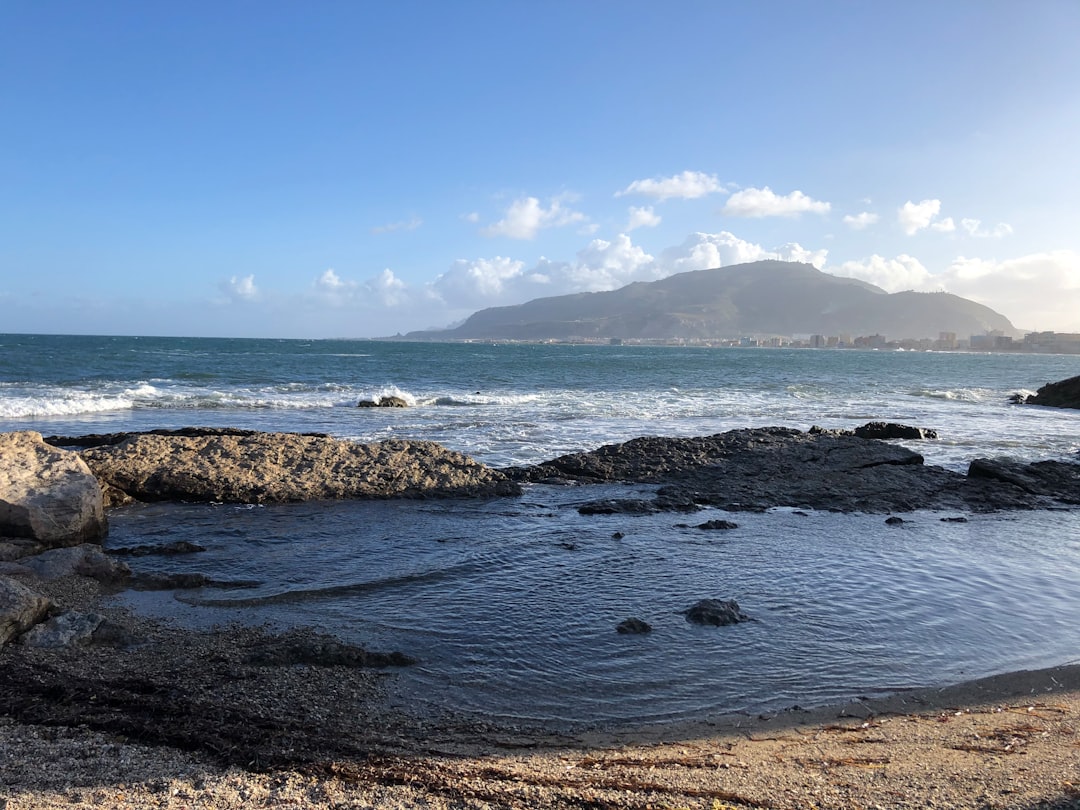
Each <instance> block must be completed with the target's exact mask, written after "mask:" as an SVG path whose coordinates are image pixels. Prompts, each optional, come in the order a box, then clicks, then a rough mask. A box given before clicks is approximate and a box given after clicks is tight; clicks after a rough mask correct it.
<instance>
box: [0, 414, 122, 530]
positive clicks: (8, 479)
mask: <svg viewBox="0 0 1080 810" xmlns="http://www.w3.org/2000/svg"><path fill="white" fill-rule="evenodd" d="M106 530H107V524H106V522H105V510H104V505H103V502H102V497H101V487H100V486H99V485H98V482H97V479H96V478H95V477H94V476H93V474H92V473H91V472H90V469H89V468H88V467H87V466H86V463H85V462H84V461H83V460H82V459H81V458H80V457H79V455H78V454H77V453H73V452H70V451H68V450H61V449H59V448H56V447H53V446H51V445H48V444H46V443H45V442H44V441H43V440H42V438H41V434H40V433H37V432H34V431H30V430H24V431H17V432H14V433H3V434H0V535H6V536H9V537H25V538H31V539H33V540H37V541H38V542H40V543H41V544H42V545H44V546H47V547H56V546H70V545H76V544H78V543H82V542H85V541H87V540H97V539H99V538H100V537H102V536H104V534H105V532H106Z"/></svg>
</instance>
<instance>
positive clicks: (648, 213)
mask: <svg viewBox="0 0 1080 810" xmlns="http://www.w3.org/2000/svg"><path fill="white" fill-rule="evenodd" d="M659 224H660V217H659V216H658V215H657V214H655V213H654V212H653V208H652V206H651V205H649V206H644V207H642V208H636V207H635V206H630V219H629V220H628V221H627V223H626V232H627V233H629V232H630V231H632V230H634V229H635V228H655V227H656V226H657V225H659Z"/></svg>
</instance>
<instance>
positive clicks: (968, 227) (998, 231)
mask: <svg viewBox="0 0 1080 810" xmlns="http://www.w3.org/2000/svg"><path fill="white" fill-rule="evenodd" d="M960 227H961V228H963V229H964V230H965V231H967V234H968V236H975V237H978V238H980V239H986V238H993V239H1000V238H1001V237H1003V236H1008V235H1010V234H1011V233H1012V232H1013V229H1012V225H1009V224H1008V223H1006V222H999V223H998V224H997V225H995V226H994V227H993V228H992V229H986V228H983V226H982V220H980V219H962V220H960Z"/></svg>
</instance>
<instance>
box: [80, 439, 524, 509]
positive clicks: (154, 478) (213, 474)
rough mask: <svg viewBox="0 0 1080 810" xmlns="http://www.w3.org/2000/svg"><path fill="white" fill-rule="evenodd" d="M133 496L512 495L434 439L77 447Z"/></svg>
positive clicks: (511, 487) (107, 479) (495, 475)
mask: <svg viewBox="0 0 1080 810" xmlns="http://www.w3.org/2000/svg"><path fill="white" fill-rule="evenodd" d="M82 456H83V458H84V459H85V460H86V463H87V464H88V465H89V467H90V469H91V470H93V472H94V474H95V475H97V476H98V478H100V479H101V480H102V482H103V483H104V484H106V485H108V486H109V487H112V488H115V489H117V490H120V491H122V492H124V493H126V494H127V495H130V496H131V497H133V498H136V499H137V500H142V501H160V500H187V501H216V502H222V503H270V502H284V501H309V500H319V499H329V498H394V497H406V498H419V497H458V496H494V495H516V494H519V493H520V487H518V485H517V484H515V483H513V482H511V481H509V480H508V479H507V477H506V476H505V475H503V474H502V473H500V472H498V471H496V470H493V469H491V468H489V467H486V466H485V465H483V464H480V463H479V462H476V461H473V460H472V459H470V458H468V457H467V456H465V455H462V454H461V453H457V452H454V451H452V450H447V449H446V448H444V447H442V446H441V445H439V444H436V443H435V442H427V441H403V440H389V441H384V442H378V443H374V444H358V443H355V442H349V441H343V440H341V439H333V438H329V437H325V436H310V435H308V436H305V435H299V434H293V433H248V434H242V435H229V434H221V435H195V436H183V435H155V434H141V435H136V436H132V437H130V438H128V439H126V440H124V441H122V442H120V443H119V444H114V445H108V446H101V447H95V448H91V449H87V450H84V451H83V453H82Z"/></svg>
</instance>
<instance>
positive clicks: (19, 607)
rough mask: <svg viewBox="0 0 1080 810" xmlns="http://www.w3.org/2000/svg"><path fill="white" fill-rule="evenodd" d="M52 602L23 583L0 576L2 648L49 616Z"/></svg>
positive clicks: (0, 635)
mask: <svg viewBox="0 0 1080 810" xmlns="http://www.w3.org/2000/svg"><path fill="white" fill-rule="evenodd" d="M52 606H53V603H52V601H51V600H50V599H49V598H48V597H45V596H42V595H41V594H38V593H34V592H33V591H32V590H30V589H29V588H27V587H26V586H25V585H23V584H22V583H21V582H16V581H15V580H13V579H11V578H10V577H4V576H0V647H3V646H4V645H5V644H7V643H8V641H10V640H11V639H13V638H15V637H16V636H18V635H20V634H21V633H25V632H26V631H27V630H29V629H30V628H31V627H33V626H34V625H35V624H37V623H38V622H40V621H43V620H44V619H45V617H46V616H48V615H49V610H50V609H51V608H52Z"/></svg>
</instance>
